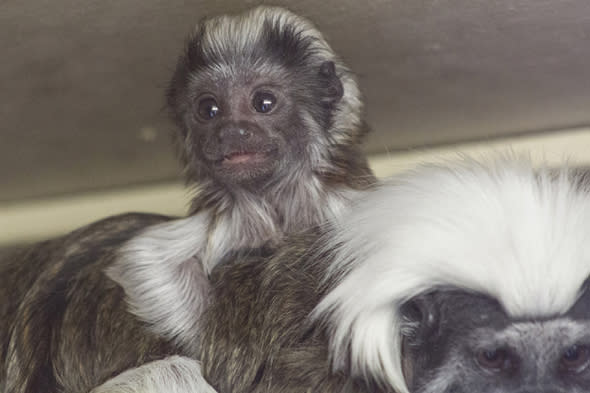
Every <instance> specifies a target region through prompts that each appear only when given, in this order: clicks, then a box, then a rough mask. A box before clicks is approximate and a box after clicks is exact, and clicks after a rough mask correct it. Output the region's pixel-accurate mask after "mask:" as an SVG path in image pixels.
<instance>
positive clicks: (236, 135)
mask: <svg viewBox="0 0 590 393" xmlns="http://www.w3.org/2000/svg"><path fill="white" fill-rule="evenodd" d="M251 136H252V133H251V132H250V131H249V130H248V129H246V128H245V127H231V126H230V127H224V128H222V129H221V130H220V131H219V134H218V138H219V142H221V143H223V142H228V141H231V140H232V139H233V140H242V141H243V140H246V139H249V138H250V137H251Z"/></svg>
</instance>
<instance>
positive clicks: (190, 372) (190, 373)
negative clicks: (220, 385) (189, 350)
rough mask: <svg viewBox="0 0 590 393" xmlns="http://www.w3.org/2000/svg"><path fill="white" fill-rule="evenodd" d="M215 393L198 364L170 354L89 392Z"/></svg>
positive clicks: (129, 371) (122, 374) (124, 373)
mask: <svg viewBox="0 0 590 393" xmlns="http://www.w3.org/2000/svg"><path fill="white" fill-rule="evenodd" d="M164 392H166V393H216V391H215V389H213V387H211V386H210V385H209V384H208V383H207V381H205V378H203V375H202V374H201V364H200V363H199V362H198V361H196V360H194V359H190V358H186V357H182V356H171V357H169V358H166V359H162V360H155V361H153V362H150V363H146V364H144V365H143V366H141V367H137V368H134V369H131V370H128V371H125V372H123V373H121V374H119V375H117V376H116V377H114V378H112V379H110V380H108V381H107V382H105V383H104V384H102V385H100V386H99V387H97V388H95V389H93V390H92V391H91V392H90V393H164Z"/></svg>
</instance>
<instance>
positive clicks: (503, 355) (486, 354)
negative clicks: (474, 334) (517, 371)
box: [476, 348, 514, 372]
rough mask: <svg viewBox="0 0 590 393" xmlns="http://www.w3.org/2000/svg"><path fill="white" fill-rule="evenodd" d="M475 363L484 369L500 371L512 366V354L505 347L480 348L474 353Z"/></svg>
mask: <svg viewBox="0 0 590 393" xmlns="http://www.w3.org/2000/svg"><path fill="white" fill-rule="evenodd" d="M476 359H477V363H479V365H480V366H481V367H482V368H484V369H485V370H488V371H492V372H500V371H505V370H508V369H510V368H511V367H512V366H513V360H514V359H512V356H511V355H510V353H509V352H508V350H506V349H502V348H497V349H482V350H480V351H479V352H478V353H477V355H476Z"/></svg>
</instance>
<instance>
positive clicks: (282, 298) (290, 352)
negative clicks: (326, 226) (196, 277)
mask: <svg viewBox="0 0 590 393" xmlns="http://www.w3.org/2000/svg"><path fill="white" fill-rule="evenodd" d="M320 241H321V240H320ZM317 242H318V237H317V233H316V232H310V233H307V234H303V235H301V236H292V237H291V238H290V239H289V241H288V243H287V244H286V245H285V246H284V247H282V248H280V249H279V250H278V251H277V253H276V254H275V255H273V256H271V257H270V258H261V257H252V256H243V257H239V258H237V259H235V260H234V263H233V264H229V263H228V264H225V265H223V266H220V267H219V268H217V269H216V270H215V271H214V274H213V276H212V281H213V283H214V289H213V296H212V303H211V304H210V306H209V307H208V309H207V311H206V312H205V315H204V317H205V323H204V326H205V328H204V332H203V337H202V340H203V345H202V353H201V355H200V358H201V359H202V363H203V373H204V376H205V378H206V379H207V381H209V383H211V385H212V386H213V387H214V388H215V389H216V390H217V391H219V392H232V393H240V392H251V393H262V392H273V393H296V392H298V393H300V392H326V393H327V392H334V393H336V392H338V393H340V392H344V393H353V392H355V393H361V392H374V393H379V392H387V391H388V390H386V389H385V390H381V389H379V388H378V387H377V386H373V385H372V382H371V380H370V379H368V380H366V381H360V380H353V379H351V378H350V377H349V376H348V375H347V373H345V372H336V373H333V372H332V371H331V366H330V356H329V353H328V340H327V337H326V330H325V329H324V326H321V325H318V324H311V323H310V322H309V319H308V316H309V314H310V313H311V311H312V310H313V308H314V306H315V305H316V304H317V303H318V302H319V300H320V298H321V297H322V295H323V294H324V293H325V291H326V289H327V287H326V285H324V284H322V282H321V280H322V279H321V278H322V277H323V276H324V273H325V269H327V268H328V266H329V262H330V256H329V253H327V254H323V255H318V254H317V253H316V252H314V251H313V249H314V248H315V247H316V246H317Z"/></svg>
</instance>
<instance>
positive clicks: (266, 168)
mask: <svg viewBox="0 0 590 393" xmlns="http://www.w3.org/2000/svg"><path fill="white" fill-rule="evenodd" d="M269 70H270V72H269V73H268V74H262V73H261V72H260V71H254V70H253V71H250V72H245V71H241V72H239V73H235V74H231V73H228V74H229V75H228V74H225V75H218V74H216V72H215V71H212V70H210V69H207V70H202V71H201V72H200V73H196V74H195V76H194V77H193V79H192V82H191V83H189V86H188V90H187V100H188V103H187V105H186V113H185V115H184V116H183V118H184V129H185V130H187V135H186V139H185V141H186V142H187V143H188V144H189V146H190V155H191V157H190V165H192V166H194V167H196V168H198V169H199V172H200V174H201V175H202V174H207V175H208V176H210V177H211V178H213V179H214V180H216V181H217V182H220V183H223V184H229V185H234V184H238V185H250V184H257V185H260V184H261V183H262V182H264V181H266V180H267V179H269V178H272V177H273V175H274V174H277V175H280V176H283V177H284V176H288V174H289V172H291V171H295V170H297V169H298V168H300V167H301V166H305V165H308V166H310V165H311V161H313V160H314V157H313V156H314V154H315V152H316V151H317V150H320V149H321V146H316V145H317V144H321V143H322V142H320V140H321V139H322V138H323V137H325V133H326V130H325V129H323V128H324V127H327V126H328V125H329V123H330V117H331V113H332V111H333V107H332V105H333V103H334V102H336V101H337V100H339V99H340V97H341V96H342V85H341V83H340V80H339V78H338V76H337V75H336V71H335V66H334V63H333V62H331V61H326V62H323V63H321V64H318V65H316V66H315V67H313V68H310V69H309V71H312V70H313V71H314V72H307V73H306V72H301V73H299V74H297V77H294V76H293V75H291V73H289V72H287V71H286V70H284V69H283V68H281V67H278V66H277V67H276V68H272V67H270V68H269ZM297 83H299V85H300V86H299V87H298V88H296V87H294V86H296V84H297Z"/></svg>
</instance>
